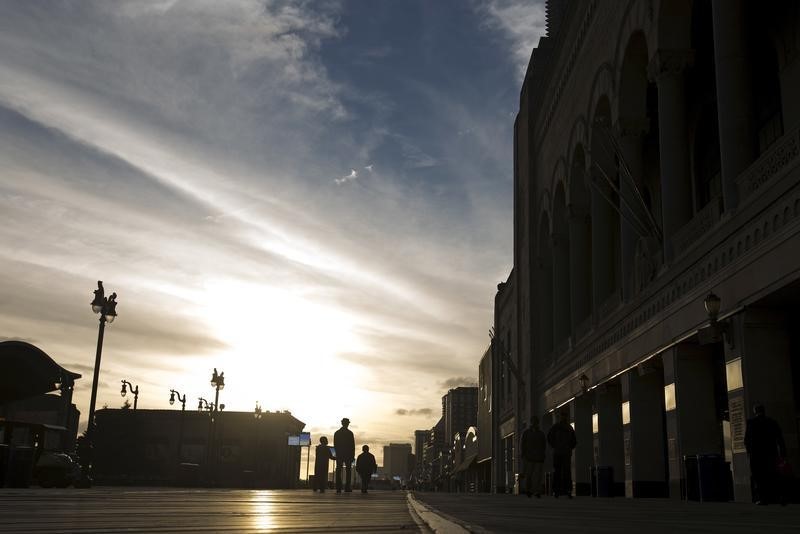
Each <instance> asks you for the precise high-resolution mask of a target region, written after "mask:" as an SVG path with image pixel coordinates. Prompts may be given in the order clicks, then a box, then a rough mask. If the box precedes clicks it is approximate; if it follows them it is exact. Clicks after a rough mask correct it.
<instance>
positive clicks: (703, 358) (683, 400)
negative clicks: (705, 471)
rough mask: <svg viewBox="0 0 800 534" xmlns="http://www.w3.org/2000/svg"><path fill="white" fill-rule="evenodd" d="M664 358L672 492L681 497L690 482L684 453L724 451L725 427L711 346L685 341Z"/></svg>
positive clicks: (665, 352) (668, 351)
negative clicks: (719, 418)
mask: <svg viewBox="0 0 800 534" xmlns="http://www.w3.org/2000/svg"><path fill="white" fill-rule="evenodd" d="M662 359H663V362H664V384H665V385H664V401H665V402H664V404H665V409H666V414H667V415H666V418H667V425H666V426H667V457H668V458H667V460H668V462H667V463H668V466H669V496H670V498H673V499H680V498H681V497H682V493H683V490H684V488H685V484H686V473H685V470H684V466H683V457H684V456H685V455H696V454H707V453H717V454H719V453H721V452H722V431H721V427H720V423H719V421H717V414H716V411H715V397H714V371H713V366H712V360H711V355H710V353H709V349H708V348H707V347H701V346H699V345H694V344H690V343H682V344H679V345H675V346H674V347H672V348H670V349H667V350H666V351H664V353H663V354H662Z"/></svg>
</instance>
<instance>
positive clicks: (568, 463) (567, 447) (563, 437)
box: [547, 411, 576, 499]
mask: <svg viewBox="0 0 800 534" xmlns="http://www.w3.org/2000/svg"><path fill="white" fill-rule="evenodd" d="M568 417H569V416H568V415H567V412H565V411H562V412H559V414H558V422H557V423H556V424H554V425H553V426H552V427H551V428H550V431H549V432H548V433H547V442H548V443H549V444H550V446H551V447H552V448H553V471H554V473H553V495H554V496H555V497H556V498H558V496H559V495H566V496H567V497H569V498H570V499H571V498H572V450H573V449H574V448H575V444H576V440H575V430H574V429H573V428H572V426H570V424H569V421H568Z"/></svg>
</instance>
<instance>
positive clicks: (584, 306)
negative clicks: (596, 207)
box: [569, 205, 592, 333]
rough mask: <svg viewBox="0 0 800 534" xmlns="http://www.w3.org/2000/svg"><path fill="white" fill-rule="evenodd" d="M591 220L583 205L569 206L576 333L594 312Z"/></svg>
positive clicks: (570, 269)
mask: <svg viewBox="0 0 800 534" xmlns="http://www.w3.org/2000/svg"><path fill="white" fill-rule="evenodd" d="M590 225H591V219H590V218H589V210H588V209H587V208H586V207H583V206H575V205H571V206H570V207H569V271H570V280H571V284H570V285H571V290H570V298H571V303H570V312H571V314H572V332H573V333H575V327H577V326H578V325H579V324H581V323H582V322H583V321H584V320H585V319H586V318H587V317H589V314H591V312H592V257H591V246H592V243H591V240H592V236H591V226H590Z"/></svg>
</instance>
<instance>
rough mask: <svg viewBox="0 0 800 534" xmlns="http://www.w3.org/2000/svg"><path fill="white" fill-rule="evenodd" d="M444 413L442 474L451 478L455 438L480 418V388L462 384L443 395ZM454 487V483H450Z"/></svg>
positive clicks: (464, 432)
mask: <svg viewBox="0 0 800 534" xmlns="http://www.w3.org/2000/svg"><path fill="white" fill-rule="evenodd" d="M442 415H443V418H444V443H445V449H444V451H443V456H444V458H443V465H442V475H443V476H444V477H445V478H449V477H450V475H451V474H452V473H453V469H454V468H455V465H454V463H453V439H454V438H455V435H456V434H461V435H462V436H463V435H465V434H466V432H467V429H468V428H469V427H471V426H475V424H476V423H477V418H478V388H477V387H476V386H461V387H457V388H453V389H451V390H449V391H448V392H447V393H446V394H445V395H444V396H443V397H442ZM448 487H449V488H450V489H453V485H452V484H448Z"/></svg>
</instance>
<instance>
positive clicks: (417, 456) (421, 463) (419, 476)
mask: <svg viewBox="0 0 800 534" xmlns="http://www.w3.org/2000/svg"><path fill="white" fill-rule="evenodd" d="M430 434H431V431H430V430H415V431H414V469H413V471H412V475H413V476H412V478H413V480H414V483H415V484H422V483H424V482H425V480H426V464H427V459H426V458H425V445H426V443H427V442H428V440H429V439H430Z"/></svg>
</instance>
